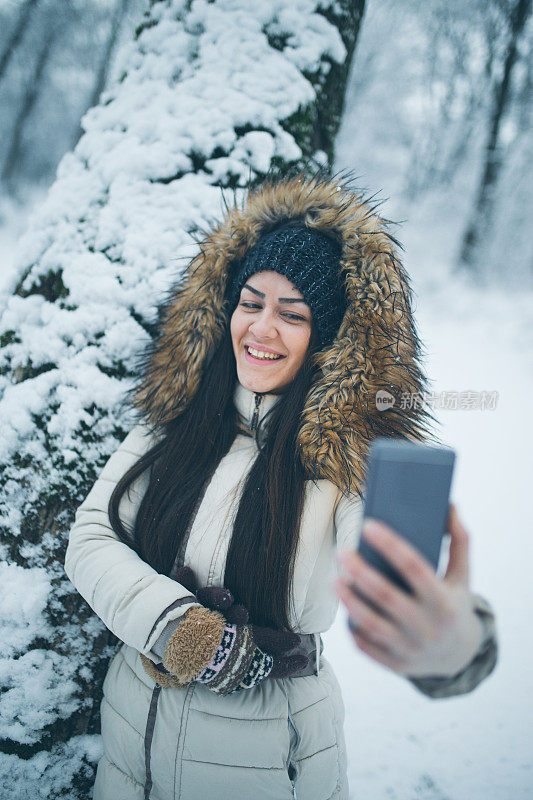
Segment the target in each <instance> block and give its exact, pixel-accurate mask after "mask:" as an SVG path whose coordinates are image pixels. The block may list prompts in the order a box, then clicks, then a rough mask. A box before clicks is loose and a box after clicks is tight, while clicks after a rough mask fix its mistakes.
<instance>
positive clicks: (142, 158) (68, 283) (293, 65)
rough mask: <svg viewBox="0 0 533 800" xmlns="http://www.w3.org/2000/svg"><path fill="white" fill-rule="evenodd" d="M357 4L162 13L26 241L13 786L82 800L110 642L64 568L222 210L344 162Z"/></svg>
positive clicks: (8, 316)
mask: <svg viewBox="0 0 533 800" xmlns="http://www.w3.org/2000/svg"><path fill="white" fill-rule="evenodd" d="M363 6H364V2H363V0H359V1H358V2H354V1H353V0H335V2H329V1H328V0H257V1H256V2H253V3H250V2H249V0H215V1H214V2H213V1H212V0H211V2H208V0H154V2H152V4H151V6H150V10H149V11H148V12H147V13H146V15H145V17H144V19H143V20H142V23H141V24H140V25H139V26H138V28H137V31H136V35H135V40H134V41H133V42H132V43H131V44H130V45H129V46H128V47H127V48H126V49H125V50H124V52H123V54H122V57H121V58H122V61H121V70H120V71H119V75H118V78H117V80H116V81H115V83H114V84H113V85H112V87H111V88H110V89H109V90H108V91H107V92H105V93H104V95H103V96H102V98H101V101H100V104H99V105H98V106H96V107H95V108H93V109H92V110H91V111H89V112H88V113H87V115H86V116H85V118H84V120H83V127H84V130H85V133H84V135H83V136H82V138H81V139H80V140H79V142H78V144H77V146H76V149H75V151H74V152H73V153H72V154H69V155H67V156H66V157H64V158H63V160H62V162H61V164H60V166H59V169H58V176H57V180H56V182H55V184H54V185H53V186H52V188H51V191H50V193H49V196H48V198H47V200H46V201H45V203H44V205H43V206H42V208H41V209H40V210H39V212H38V214H37V215H36V216H35V217H34V219H33V223H32V225H31V226H30V230H29V232H28V234H27V235H26V236H25V238H24V239H23V241H22V243H21V248H20V253H19V260H20V263H19V267H20V269H19V272H18V274H19V276H20V279H19V280H18V283H17V285H16V286H13V287H12V288H13V293H12V295H11V296H10V297H9V300H8V302H7V304H6V307H5V309H4V311H3V314H2V317H1V319H0V391H1V400H0V418H1V420H2V435H1V437H0V452H1V455H0V461H1V463H2V479H1V480H2V482H1V508H0V514H1V517H0V523H1V528H0V627H1V628H2V636H1V637H0V785H2V787H3V791H4V792H5V794H6V796H9V797H12V798H16V800H23V798H24V799H25V798H28V799H29V798H31V800H35V798H39V797H43V798H44V797H46V798H56V797H68V798H84V800H85V798H87V797H88V796H89V786H90V785H91V782H92V780H93V774H94V766H95V761H96V759H97V758H98V756H99V755H100V743H99V736H98V725H99V720H98V707H99V702H100V698H101V694H100V686H101V681H102V677H103V675H104V674H105V670H106V668H107V664H108V660H109V657H110V655H111V654H112V652H113V651H114V647H115V646H116V640H115V639H114V638H113V637H112V636H111V634H110V633H108V631H107V630H106V629H105V628H104V626H103V624H102V623H101V622H100V620H98V619H97V618H96V617H95V615H94V614H93V613H92V611H91V610H90V609H89V607H88V606H87V604H86V603H85V602H84V601H82V600H81V598H80V597H79V595H78V594H77V592H76V591H75V590H74V588H73V587H72V585H71V584H70V582H69V581H68V580H67V578H66V576H65V574H64V571H63V558H64V550H65V546H66V539H67V534H68V530H69V528H70V526H71V524H72V521H73V516H74V511H75V509H76V507H77V506H78V505H79V503H80V502H81V500H82V499H83V498H84V497H85V496H86V494H87V493H88V491H89V489H90V487H91V485H92V484H93V482H94V481H95V479H96V477H97V475H98V472H99V471H100V469H101V467H102V465H103V463H104V462H105V461H106V459H107V458H108V457H109V455H110V454H111V453H112V452H113V451H114V450H115V449H116V448H117V446H118V444H119V442H120V441H121V440H122V439H123V438H124V437H125V436H126V434H127V432H128V430H129V429H130V427H131V425H132V422H133V419H132V418H130V416H129V415H128V409H127V407H125V406H124V402H123V400H124V397H125V393H126V391H127V390H128V389H129V388H130V387H131V386H132V383H133V378H132V376H133V370H134V368H135V364H136V359H137V356H138V353H139V352H140V351H141V350H142V349H143V348H144V346H145V345H146V343H147V341H148V340H149V337H150V336H151V335H153V332H154V325H155V322H156V319H155V307H156V304H157V303H158V302H159V301H160V300H161V299H162V296H163V294H164V293H165V292H166V291H167V290H168V288H169V287H170V285H171V284H172V283H173V282H174V281H175V279H176V278H177V277H178V276H179V273H180V269H181V266H182V264H183V260H182V259H184V258H186V257H187V256H188V255H190V254H191V252H192V251H193V250H194V248H195V247H196V246H197V245H196V244H195V242H194V236H195V234H197V232H198V231H199V230H201V228H202V226H203V225H204V224H205V223H207V222H208V221H210V220H212V219H213V218H216V217H217V216H220V214H221V212H222V208H223V203H222V194H223V193H224V191H225V190H229V196H227V197H226V198H225V199H226V200H227V201H229V202H231V201H232V199H233V193H236V195H237V197H238V195H239V193H240V192H241V191H242V187H244V186H245V185H246V184H247V183H248V182H249V181H252V182H254V181H256V180H259V179H261V178H262V177H263V176H264V175H265V174H266V173H267V172H268V171H269V170H272V169H278V168H279V169H282V170H283V169H284V168H289V167H294V166H296V167H299V168H303V169H307V168H309V165H315V164H316V163H331V161H332V158H333V143H334V136H335V133H336V130H337V127H338V125H339V120H340V115H341V110H342V104H343V95H344V86H345V82H346V77H347V73H348V69H349V64H350V59H351V56H352V53H353V49H354V44H355V41H356V38H357V33H358V28H359V23H360V20H361V16H362V13H363Z"/></svg>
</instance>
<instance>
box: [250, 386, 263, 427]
mask: <svg viewBox="0 0 533 800" xmlns="http://www.w3.org/2000/svg"><path fill="white" fill-rule="evenodd" d="M254 398H255V408H254V412H253V414H252V421H251V422H250V430H251V431H255V429H256V428H257V420H258V419H259V408H260V407H261V400H262V399H263V395H262V394H257V392H255V393H254Z"/></svg>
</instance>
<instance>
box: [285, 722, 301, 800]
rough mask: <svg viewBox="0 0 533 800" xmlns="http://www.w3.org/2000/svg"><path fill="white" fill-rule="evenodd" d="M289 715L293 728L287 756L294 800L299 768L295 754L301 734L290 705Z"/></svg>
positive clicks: (295, 799) (294, 799)
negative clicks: (295, 760)
mask: <svg viewBox="0 0 533 800" xmlns="http://www.w3.org/2000/svg"><path fill="white" fill-rule="evenodd" d="M288 715H289V725H290V727H291V728H292V730H291V733H290V746H289V755H288V757H287V772H288V774H289V780H290V782H291V783H292V796H293V800H297V798H296V786H295V783H296V778H297V777H298V768H297V766H296V763H295V762H294V759H293V756H294V753H295V752H296V750H297V748H298V746H299V744H300V734H299V732H298V728H297V727H296V725H295V724H294V720H293V718H292V714H291V709H290V706H289V707H288Z"/></svg>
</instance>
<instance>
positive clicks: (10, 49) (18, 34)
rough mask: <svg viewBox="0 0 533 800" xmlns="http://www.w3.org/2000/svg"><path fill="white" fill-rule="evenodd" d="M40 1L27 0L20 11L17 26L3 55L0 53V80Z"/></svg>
mask: <svg viewBox="0 0 533 800" xmlns="http://www.w3.org/2000/svg"><path fill="white" fill-rule="evenodd" d="M38 2H39V0H26V2H25V3H24V5H23V6H22V8H21V9H20V11H19V15H18V19H17V21H16V23H15V27H14V28H13V30H12V32H11V36H10V37H9V39H8V40H7V44H6V46H5V48H4V52H3V53H2V55H0V81H1V80H2V78H3V77H4V73H5V71H6V69H7V67H8V64H9V62H10V60H11V56H12V55H13V53H14V52H15V50H16V49H17V47H18V45H19V44H20V40H21V39H22V37H23V36H24V31H25V30H26V27H27V25H28V22H29V20H30V16H31V12H32V10H33V8H34V6H36V5H37V3H38Z"/></svg>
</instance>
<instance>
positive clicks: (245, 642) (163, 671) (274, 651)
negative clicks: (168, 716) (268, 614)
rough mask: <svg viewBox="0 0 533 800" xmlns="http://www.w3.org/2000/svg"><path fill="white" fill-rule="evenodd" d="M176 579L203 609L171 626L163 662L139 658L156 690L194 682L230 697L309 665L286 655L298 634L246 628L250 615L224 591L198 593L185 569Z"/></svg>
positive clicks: (209, 588) (211, 589)
mask: <svg viewBox="0 0 533 800" xmlns="http://www.w3.org/2000/svg"><path fill="white" fill-rule="evenodd" d="M176 580H178V581H179V583H181V584H182V585H183V586H185V587H186V588H187V589H188V590H189V591H191V592H194V591H196V598H197V600H198V601H199V602H201V603H202V604H203V605H205V606H206V607H205V608H198V607H197V606H196V607H193V608H190V609H189V610H188V611H187V612H186V613H185V614H184V616H183V617H182V618H181V619H180V620H177V621H176V622H175V623H173V626H175V630H174V632H173V633H172V635H171V636H170V638H169V640H168V644H167V645H166V647H165V650H164V653H163V663H162V664H159V665H158V664H154V663H153V662H152V661H151V660H150V659H148V658H146V656H144V655H142V654H141V661H142V663H143V666H144V668H145V670H146V672H147V673H148V674H149V675H150V677H151V678H153V680H154V681H156V683H158V684H159V685H160V686H174V687H183V686H185V685H187V684H188V683H189V682H190V681H192V680H197V681H198V682H200V683H203V684H204V685H205V686H206V687H207V688H208V689H210V691H213V692H215V693H217V694H229V693H230V692H233V691H237V690H240V689H249V688H251V687H252V686H255V685H257V684H258V683H260V682H261V681H263V680H264V679H265V678H267V677H272V678H284V677H289V676H290V675H292V674H295V673H296V672H298V671H299V670H301V669H302V668H303V667H305V666H306V665H307V664H308V658H307V656H303V655H292V656H289V655H287V653H288V652H289V651H290V650H292V649H294V648H295V647H296V646H297V645H298V644H299V642H300V637H299V636H298V634H295V633H292V632H290V631H277V630H274V629H272V628H261V627H259V626H257V625H249V624H247V623H248V611H247V610H246V608H245V607H244V606H242V605H240V604H237V603H234V600H233V596H232V594H231V592H230V591H229V590H228V589H226V588H224V587H217V586H206V587H203V588H201V589H196V585H197V584H196V579H195V576H194V573H193V571H192V570H191V569H190V568H189V567H182V568H180V570H178V572H177V574H176ZM209 606H210V607H209ZM221 612H223V614H224V616H223V615H222V613H221Z"/></svg>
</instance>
